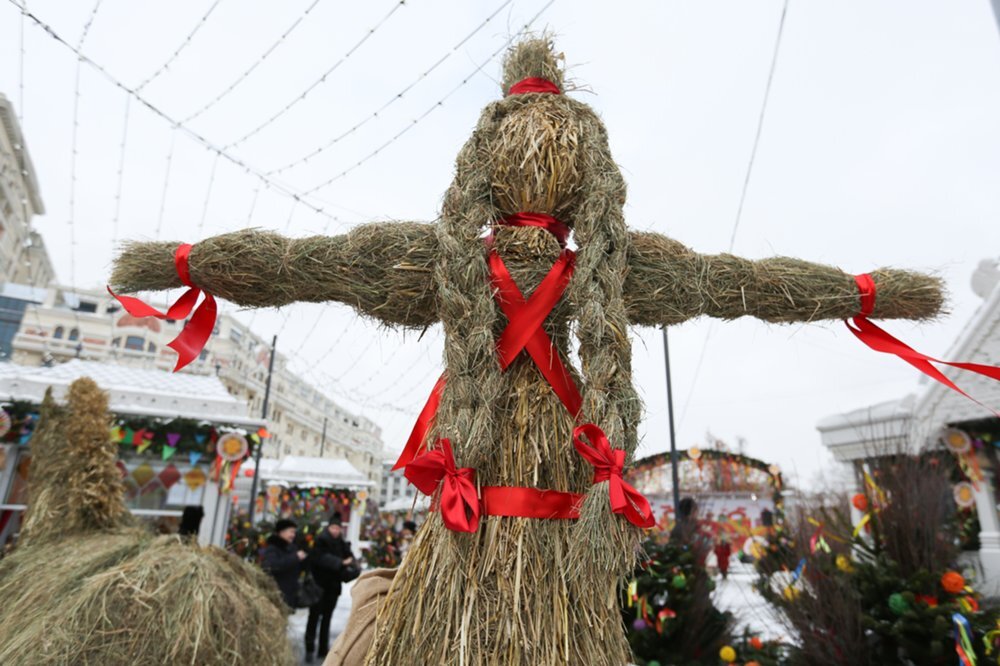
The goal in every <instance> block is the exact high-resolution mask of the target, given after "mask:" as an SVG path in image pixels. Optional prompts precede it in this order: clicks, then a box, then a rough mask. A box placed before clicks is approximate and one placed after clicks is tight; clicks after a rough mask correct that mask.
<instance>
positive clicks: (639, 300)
mask: <svg viewBox="0 0 1000 666" xmlns="http://www.w3.org/2000/svg"><path fill="white" fill-rule="evenodd" d="M630 240H631V243H630V246H631V249H630V253H629V272H628V274H627V276H626V278H625V286H624V290H623V291H624V295H625V301H626V306H627V308H628V313H629V320H630V322H631V323H632V324H637V325H647V326H653V325H656V326H662V325H670V324H678V323H680V322H682V321H685V320H687V319H691V318H693V317H697V316H699V315H708V316H710V317H716V318H719V319H736V318H738V317H743V316H750V317H756V318H757V319H762V320H764V321H768V322H773V323H789V322H808V321H820V320H824V319H847V318H850V317H853V316H855V315H857V314H858V313H859V309H860V307H859V290H858V285H857V284H856V283H855V280H854V277H853V276H852V275H850V274H848V273H845V272H844V271H842V270H840V269H839V268H834V267H832V266H824V265H822V264H814V263H810V262H807V261H803V260H801V259H793V258H789V257H772V258H768V259H760V260H757V261H751V260H749V259H743V258H741V257H737V256H734V255H731V254H717V255H706V254H698V253H697V252H694V251H692V250H690V249H689V248H687V247H686V246H684V245H683V244H681V243H679V242H677V241H675V240H672V239H670V238H667V237H666V236H662V235H660V234H656V233H646V232H641V233H640V232H632V233H631V234H630ZM871 276H872V278H873V280H874V283H875V293H876V297H875V306H874V310H873V311H872V313H871V318H872V319H915V320H922V319H930V318H932V317H934V316H936V315H938V314H940V312H941V307H942V304H943V301H944V296H943V292H942V284H941V280H940V279H938V278H936V277H933V276H928V275H923V274H920V273H914V272H912V271H905V270H899V269H894V268H880V269H878V270H876V271H873V272H872V273H871Z"/></svg>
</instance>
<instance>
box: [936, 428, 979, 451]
mask: <svg viewBox="0 0 1000 666" xmlns="http://www.w3.org/2000/svg"><path fill="white" fill-rule="evenodd" d="M941 442H942V443H943V444H944V445H945V448H947V449H948V450H949V451H951V452H952V453H954V454H955V455H957V456H960V455H962V454H964V453H968V452H969V451H970V450H971V449H972V438H971V437H969V433H967V432H965V431H964V430H959V429H958V428H947V429H945V430H944V432H942V433H941Z"/></svg>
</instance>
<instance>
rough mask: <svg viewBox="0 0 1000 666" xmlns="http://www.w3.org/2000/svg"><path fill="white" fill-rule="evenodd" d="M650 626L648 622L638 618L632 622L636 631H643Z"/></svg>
mask: <svg viewBox="0 0 1000 666" xmlns="http://www.w3.org/2000/svg"><path fill="white" fill-rule="evenodd" d="M648 626H649V625H648V624H647V623H646V621H645V620H643V619H642V618H641V617H637V618H635V620H633V621H632V628H633V629H635V630H636V631H643V630H644V629H645V628H646V627H648Z"/></svg>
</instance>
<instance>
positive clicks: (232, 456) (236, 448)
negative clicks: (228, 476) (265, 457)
mask: <svg viewBox="0 0 1000 666" xmlns="http://www.w3.org/2000/svg"><path fill="white" fill-rule="evenodd" d="M215 450H216V453H218V454H219V457H220V458H222V459H223V460H225V461H226V462H237V461H238V460H243V458H245V457H246V455H247V453H249V451H250V444H249V443H248V442H247V438H246V437H244V436H243V435H241V434H239V433H238V432H227V433H226V434H224V435H223V436H222V437H220V438H219V441H218V442H217V443H216V445H215Z"/></svg>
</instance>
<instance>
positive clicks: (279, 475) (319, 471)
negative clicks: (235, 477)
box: [248, 456, 375, 490]
mask: <svg viewBox="0 0 1000 666" xmlns="http://www.w3.org/2000/svg"><path fill="white" fill-rule="evenodd" d="M248 467H249V468H250V469H253V463H252V462H250V463H249V464H248ZM260 479H261V480H262V481H263V482H264V483H267V482H277V483H283V484H288V485H297V486H318V487H324V488H345V489H347V490H359V489H361V488H370V487H371V486H374V485H375V484H374V483H373V482H372V481H369V480H368V477H366V476H365V475H364V474H363V473H361V472H360V471H359V470H358V468H357V467H355V466H354V465H352V464H351V463H350V462H348V461H347V460H331V459H329V458H309V457H305V456H285V457H284V458H282V459H281V460H275V459H274V458H262V459H261V461H260Z"/></svg>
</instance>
